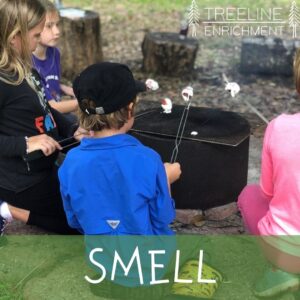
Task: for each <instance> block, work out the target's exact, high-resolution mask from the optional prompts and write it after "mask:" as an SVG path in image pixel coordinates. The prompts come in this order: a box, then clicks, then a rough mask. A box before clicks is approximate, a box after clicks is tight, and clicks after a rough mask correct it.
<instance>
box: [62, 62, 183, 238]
mask: <svg viewBox="0 0 300 300" xmlns="http://www.w3.org/2000/svg"><path fill="white" fill-rule="evenodd" d="M73 88H74V92H75V95H76V98H77V99H78V103H79V107H80V110H79V111H80V112H79V122H80V126H81V127H82V128H84V129H86V130H88V131H89V132H90V137H88V138H84V139H83V140H82V141H81V144H80V145H79V146H78V147H76V148H74V149H72V150H70V151H69V152H68V154H67V157H66V159H65V161H64V163H63V164H62V166H61V168H60V170H59V179H60V184H61V194H62V198H63V204H64V209H65V212H66V215H67V219H68V223H69V225H70V226H71V227H73V228H76V229H77V230H79V231H81V232H82V233H84V234H86V235H94V234H111V235H115V234H116V235H132V234H133V235H170V234H172V233H173V232H172V230H171V229H170V228H169V224H170V223H171V222H172V221H173V219H174V218H175V207H174V201H173V199H172V198H171V196H170V184H171V183H172V182H174V181H175V180H177V179H178V178H179V176H180V173H181V171H180V165H179V164H178V163H174V164H165V165H164V164H163V163H162V161H161V158H160V156H159V155H158V154H157V153H156V152H155V151H154V150H152V149H150V148H148V147H146V146H144V145H142V144H141V143H140V142H139V141H138V140H137V139H135V138H134V137H132V136H131V135H128V134H127V132H128V131H129V130H130V128H131V127H132V125H133V122H134V107H135V105H136V99H137V94H138V92H140V91H143V90H145V86H144V84H142V83H141V82H138V81H135V80H134V78H133V75H132V73H131V71H130V70H129V68H128V67H127V66H125V65H122V64H118V63H109V62H105V63H99V64H94V65H91V66H89V67H88V68H86V69H85V70H84V71H83V72H82V73H81V74H80V75H79V76H78V77H77V78H76V79H75V81H74V84H73Z"/></svg>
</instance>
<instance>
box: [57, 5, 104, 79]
mask: <svg viewBox="0 0 300 300" xmlns="http://www.w3.org/2000/svg"><path fill="white" fill-rule="evenodd" d="M73 10H74V11H75V9H73ZM69 11H70V16H68V12H67V9H62V10H60V13H61V39H60V45H59V48H60V50H61V68H62V75H63V76H64V77H66V78H68V79H69V80H73V79H74V78H75V77H76V75H77V74H78V73H80V72H81V71H82V70H83V69H84V68H86V67H87V66H88V65H90V64H93V63H97V62H100V61H102V60H103V53H102V42H101V25H100V17H99V14H98V13H96V12H94V11H83V12H84V16H80V17H78V16H76V17H75V16H74V15H72V14H71V13H72V9H69ZM78 11H79V10H78Z"/></svg>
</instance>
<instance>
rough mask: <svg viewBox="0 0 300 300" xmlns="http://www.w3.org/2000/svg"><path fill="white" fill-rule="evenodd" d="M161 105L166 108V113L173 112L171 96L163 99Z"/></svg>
mask: <svg viewBox="0 0 300 300" xmlns="http://www.w3.org/2000/svg"><path fill="white" fill-rule="evenodd" d="M161 107H162V109H163V110H164V111H163V113H164V114H170V113H171V112H172V107H173V105H172V100H171V99H170V98H164V99H162V100H161Z"/></svg>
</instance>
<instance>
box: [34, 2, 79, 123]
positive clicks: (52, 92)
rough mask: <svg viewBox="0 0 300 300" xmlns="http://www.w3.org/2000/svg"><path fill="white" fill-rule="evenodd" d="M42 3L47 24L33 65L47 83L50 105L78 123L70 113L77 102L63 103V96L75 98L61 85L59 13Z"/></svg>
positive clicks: (70, 91)
mask: <svg viewBox="0 0 300 300" xmlns="http://www.w3.org/2000/svg"><path fill="white" fill-rule="evenodd" d="M41 2H42V4H43V5H44V7H45V9H46V22H45V27H44V29H43V31H42V33H41V38H40V41H39V43H38V46H37V48H36V50H35V51H34V52H33V64H34V67H35V69H36V70H37V71H38V72H39V74H40V75H41V77H42V78H43V79H44V81H45V82H44V84H45V90H46V98H47V100H48V102H49V104H50V105H51V106H52V107H53V108H55V109H56V110H58V111H59V112H61V113H63V114H66V115H67V116H68V117H69V118H70V119H71V121H74V122H76V117H75V116H74V115H72V114H70V113H71V112H74V111H76V110H77V107H78V105H77V100H76V99H72V100H68V101H61V99H62V94H65V95H67V96H70V97H72V98H75V96H74V92H73V89H72V88H71V87H69V86H66V85H64V84H61V83H60V79H61V70H60V52H59V50H58V49H57V48H56V47H55V46H56V45H57V43H58V39H59V37H60V31H59V27H58V26H59V12H58V11H57V9H56V7H55V6H54V4H53V3H52V2H50V1H48V0H43V1H41Z"/></svg>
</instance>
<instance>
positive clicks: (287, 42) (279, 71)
mask: <svg viewBox="0 0 300 300" xmlns="http://www.w3.org/2000/svg"><path fill="white" fill-rule="evenodd" d="M297 48H299V41H298V40H291V39H281V38H274V37H265V36H259V37H247V38H243V41H242V51H241V65H240V71H241V72H242V73H244V74H265V75H282V76H292V75H293V59H294V55H295V52H296V50H297Z"/></svg>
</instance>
